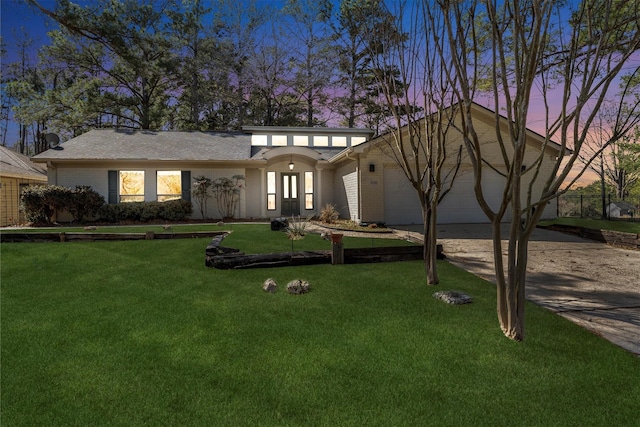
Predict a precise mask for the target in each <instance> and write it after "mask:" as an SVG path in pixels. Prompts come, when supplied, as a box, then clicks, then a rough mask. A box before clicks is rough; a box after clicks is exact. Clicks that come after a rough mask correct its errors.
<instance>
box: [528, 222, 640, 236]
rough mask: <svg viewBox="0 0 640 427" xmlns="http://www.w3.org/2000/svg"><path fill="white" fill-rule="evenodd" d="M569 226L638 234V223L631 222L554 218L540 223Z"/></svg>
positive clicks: (639, 231) (639, 227)
mask: <svg viewBox="0 0 640 427" xmlns="http://www.w3.org/2000/svg"><path fill="white" fill-rule="evenodd" d="M552 224H561V225H571V226H575V227H583V228H590V229H594V230H611V231H620V232H623V233H635V234H640V222H631V221H607V220H605V219H583V218H556V219H554V220H552V221H540V225H545V226H548V225H552Z"/></svg>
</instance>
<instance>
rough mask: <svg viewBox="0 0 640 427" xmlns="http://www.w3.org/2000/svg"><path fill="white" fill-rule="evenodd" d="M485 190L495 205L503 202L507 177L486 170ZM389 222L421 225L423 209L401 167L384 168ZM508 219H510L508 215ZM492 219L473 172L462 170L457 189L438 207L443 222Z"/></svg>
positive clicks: (491, 202) (459, 222) (491, 203)
mask: <svg viewBox="0 0 640 427" xmlns="http://www.w3.org/2000/svg"><path fill="white" fill-rule="evenodd" d="M485 174H486V176H485V177H484V184H483V188H484V192H485V194H487V195H488V197H487V201H488V202H489V204H490V205H491V206H492V207H494V208H495V207H497V206H498V205H499V204H500V198H501V195H502V188H503V178H502V177H500V176H499V175H498V174H497V173H495V172H493V171H485ZM384 197H385V204H384V205H385V210H384V214H385V222H386V223H387V224H393V225H400V224H421V223H422V210H421V208H420V201H419V199H418V195H417V193H416V191H415V190H414V188H413V187H412V186H411V184H410V183H409V181H408V180H407V179H406V177H405V176H404V173H403V172H402V170H401V169H400V168H398V167H385V170H384ZM505 220H508V218H506V217H505ZM486 222H488V220H487V217H486V216H485V214H484V212H482V210H481V209H480V206H479V205H478V202H477V201H476V197H475V195H474V192H473V174H472V173H471V172H470V171H467V172H460V174H459V175H458V177H457V178H456V182H455V184H454V186H453V189H452V190H451V192H449V194H447V196H446V197H445V198H444V200H443V201H442V202H441V203H440V206H439V207H438V223H439V224H463V223H471V224H475V223H486Z"/></svg>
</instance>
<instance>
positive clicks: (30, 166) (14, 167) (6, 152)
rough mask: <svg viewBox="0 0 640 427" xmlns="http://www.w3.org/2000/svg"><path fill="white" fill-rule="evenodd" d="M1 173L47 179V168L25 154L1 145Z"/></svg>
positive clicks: (16, 176) (17, 176) (3, 174)
mask: <svg viewBox="0 0 640 427" xmlns="http://www.w3.org/2000/svg"><path fill="white" fill-rule="evenodd" d="M0 175H2V176H11V177H15V178H28V179H40V180H45V181H46V179H47V168H46V167H45V166H43V165H39V164H36V163H33V162H32V161H31V160H29V158H28V157H27V156H25V155H24V154H20V153H17V152H15V151H13V150H10V149H8V148H6V147H2V146H0Z"/></svg>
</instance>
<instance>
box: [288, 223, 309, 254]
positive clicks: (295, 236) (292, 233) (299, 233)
mask: <svg viewBox="0 0 640 427" xmlns="http://www.w3.org/2000/svg"><path fill="white" fill-rule="evenodd" d="M308 226H309V219H308V218H307V219H304V220H302V219H300V217H298V219H297V220H296V218H295V217H293V216H292V217H291V220H290V221H289V226H288V227H287V238H289V240H291V252H293V242H294V241H295V240H302V239H304V236H306V234H307V227H308Z"/></svg>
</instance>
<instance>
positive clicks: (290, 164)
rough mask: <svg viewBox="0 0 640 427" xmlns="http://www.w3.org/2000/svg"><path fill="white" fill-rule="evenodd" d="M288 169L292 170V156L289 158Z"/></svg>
mask: <svg viewBox="0 0 640 427" xmlns="http://www.w3.org/2000/svg"><path fill="white" fill-rule="evenodd" d="M289 170H290V171H292V170H293V158H291V159H290V160H289Z"/></svg>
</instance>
